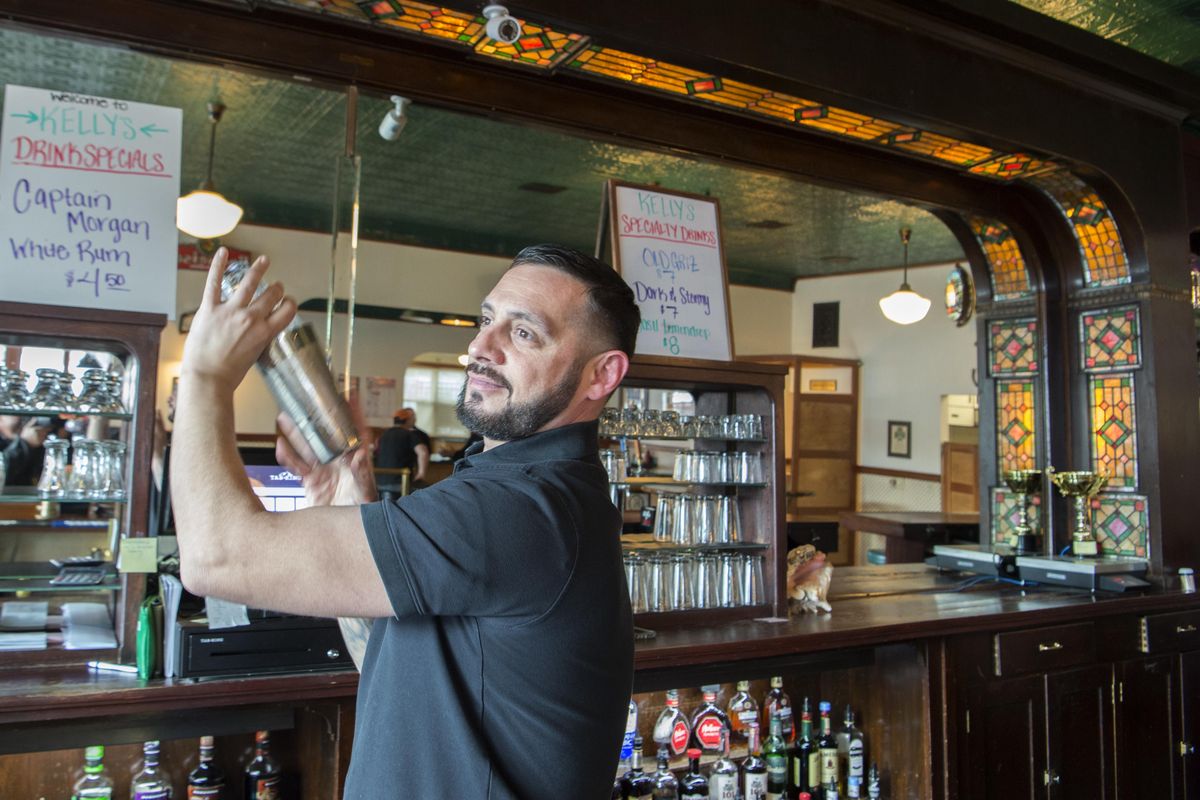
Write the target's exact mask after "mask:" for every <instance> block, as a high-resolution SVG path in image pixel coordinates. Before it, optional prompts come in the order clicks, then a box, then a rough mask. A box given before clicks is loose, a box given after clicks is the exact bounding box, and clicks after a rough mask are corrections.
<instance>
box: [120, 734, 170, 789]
mask: <svg viewBox="0 0 1200 800" xmlns="http://www.w3.org/2000/svg"><path fill="white" fill-rule="evenodd" d="M158 753H159V746H158V742H156V741H155V742H146V743H144V744H143V745H142V769H141V771H140V772H138V774H137V775H134V776H133V780H132V781H131V782H130V784H129V797H130V800H171V777H170V776H169V775H166V774H164V773H163V771H162V770H161V769H159V767H158Z"/></svg>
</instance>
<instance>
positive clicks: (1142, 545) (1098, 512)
mask: <svg viewBox="0 0 1200 800" xmlns="http://www.w3.org/2000/svg"><path fill="white" fill-rule="evenodd" d="M1149 520H1150V514H1149V511H1148V510H1147V508H1146V498H1145V497H1143V496H1141V495H1136V494H1100V495H1097V496H1096V497H1093V498H1092V530H1093V531H1094V532H1095V535H1096V541H1097V543H1098V544H1099V545H1100V553H1101V554H1102V555H1114V556H1136V557H1137V558H1146V557H1147V553H1148V549H1147V542H1148V541H1149V531H1150V522H1149Z"/></svg>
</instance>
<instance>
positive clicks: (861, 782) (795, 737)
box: [621, 677, 878, 800]
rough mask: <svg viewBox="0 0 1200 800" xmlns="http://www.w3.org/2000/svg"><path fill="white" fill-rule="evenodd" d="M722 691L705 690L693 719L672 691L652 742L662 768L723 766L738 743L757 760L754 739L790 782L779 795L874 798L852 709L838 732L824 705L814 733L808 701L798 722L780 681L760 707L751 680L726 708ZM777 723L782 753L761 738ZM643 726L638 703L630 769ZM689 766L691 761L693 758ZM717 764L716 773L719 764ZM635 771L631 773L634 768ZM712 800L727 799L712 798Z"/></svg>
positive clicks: (626, 749)
mask: <svg viewBox="0 0 1200 800" xmlns="http://www.w3.org/2000/svg"><path fill="white" fill-rule="evenodd" d="M720 688H721V687H720V686H716V685H711V686H705V687H703V688H702V692H703V698H704V699H703V703H702V704H701V705H700V706H699V707H698V708H696V710H695V711H694V712H693V713H692V714H691V715H690V717H689V716H688V715H686V714H684V713H683V711H682V710H681V709H680V707H679V694H678V692H677V691H675V690H671V691H668V692H667V695H666V706H665V708H663V710H662V711H661V712H660V713H659V715H658V718H657V720H656V721H655V723H654V726H653V729H652V730H653V733H652V737H653V741H654V743H655V745H656V746H657V753H656V754H657V756H658V758H659V760H660V763H663V764H665V765H666V767H667V768H668V769H670V768H676V769H678V768H681V767H682V766H683V764H684V763H685V762H684V758H685V756H686V755H688V754H689V753H690V751H691V750H695V751H696V753H697V757H698V758H702V759H704V760H705V761H711V760H712V758H713V757H717V760H718V763H719V762H720V761H721V760H722V759H723V760H728V759H729V752H730V749H731V745H733V744H735V743H736V744H737V745H738V747H739V750H740V749H741V748H742V747H745V746H747V745H748V748H747V758H753V757H754V747H755V744H756V743H755V742H754V741H752V740H751V739H752V736H753V738H754V739H756V740H758V742H759V743H761V744H762V747H763V752H764V754H765V755H764V756H763V757H764V758H766V757H767V756H770V760H772V763H773V764H774V765H775V766H776V767H777V768H778V770H779V771H780V774H782V775H783V776H784V781H783V788H782V789H781V790H780V793H779V794H778V796H779V797H785V796H786V797H788V798H791V799H792V800H795V798H798V797H799V796H800V794H801V793H802V792H807V793H809V794H810V795H811V797H812V798H814V800H816V799H817V798H832V797H852V798H859V797H866V796H868V788H869V781H868V777H869V776H868V774H867V771H866V769H865V765H866V763H867V752H866V746H867V742H866V737H865V735H864V734H863V732H862V731H861V730H860V729H859V728H858V727H857V725H856V724H855V716H854V712H853V709H852V708H851V707H850V706H848V705H847V706H846V707H845V713H844V715H843V726H842V728H841V730H840V731H839V732H837V733H836V734H835V733H834V732H833V724H832V713H831V712H832V706H831V704H830V703H828V702H825V701H822V702H821V703H820V704H819V706H818V710H819V712H820V729H819V731H814V728H813V717H812V711H811V708H810V706H809V700H808V698H807V697H806V698H804V701H803V703H802V704H801V708H800V723H799V724H798V725H797V724H796V720H795V716H794V714H793V707H792V701H791V698H790V697H789V696H788V694H787V692H785V691H784V689H783V679H782V678H780V677H773V678H772V679H771V688H770V690H769V691H768V692H767V694H766V696H765V697H764V698H763V702H762V703H761V704H760V703H759V702H758V701H757V700H756V699H755V698H754V696H753V695H752V694H751V693H750V683H749V681H740V682H739V683H738V684H737V692H736V693H735V694H734V695H733V696H732V697H731V698H730V699H729V702H728V703H727V705H726V706H725V708H722V707H721V706H720V705H719V704H718V702H717V695H718V693H719V692H720ZM776 724H778V727H779V736H780V741H781V743H782V749H779V748H776V747H775V744H776V743H775V742H773V741H772V738H771V736H769V735H768V736H767V737H766V741H765V742H763V741H762V737H760V736H759V733H760V732H761V731H768V732H770V731H771V730H772V727H773V726H775V725H776ZM637 727H638V726H637V705H636V703H634V702H632V701H631V703H630V717H629V722H628V724H627V726H626V739H625V742H624V743H623V746H622V752H621V758H622V766H623V767H625V766H627V762H629V761H631V760H632V751H633V742H634V739H635V738H636V734H637ZM752 732H753V733H752ZM780 753H781V754H782V755H780ZM780 758H782V762H780V761H779V759H780ZM687 760H688V761H690V760H691V759H690V757H689V758H688V759H687ZM743 763H744V762H743ZM711 766H712V767H713V768H715V767H716V764H715V763H714V764H712V765H711ZM629 769H630V770H632V767H629ZM660 772H661V770H660ZM735 772H736V770H735ZM772 783H773V784H774V783H778V781H772ZM875 783H876V784H877V783H878V781H876V782H875ZM774 795H776V793H775V792H773V791H772V792H769V793H768V796H774ZM876 796H877V795H876ZM712 797H714V798H715V797H722V798H724V797H725V796H724V795H722V794H719V793H713V794H712ZM746 800H752V797H747V798H746Z"/></svg>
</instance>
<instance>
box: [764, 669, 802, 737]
mask: <svg viewBox="0 0 1200 800" xmlns="http://www.w3.org/2000/svg"><path fill="white" fill-rule="evenodd" d="M776 711H778V712H779V722H780V724H781V725H782V729H783V739H784V741H786V742H787V743H788V744H791V743H792V742H794V741H796V727H795V725H794V724H793V721H792V699H791V698H790V697H788V696H787V692H785V691H783V678H781V677H779V676H778V675H776V676H775V677H774V678H771V691H769V692H767V696H766V698H765V699H764V700H763V718H764V720H765V721H766V723H767V724H768V725H770V724H771V715H772V714H774V713H775V712H776Z"/></svg>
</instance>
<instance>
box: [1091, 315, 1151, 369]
mask: <svg viewBox="0 0 1200 800" xmlns="http://www.w3.org/2000/svg"><path fill="white" fill-rule="evenodd" d="M1139 323H1140V317H1139V315H1138V310H1137V308H1136V307H1132V308H1115V309H1105V310H1102V311H1089V312H1086V313H1084V314H1081V315H1080V317H1079V327H1080V335H1081V336H1082V343H1083V347H1082V355H1083V369H1084V370H1085V371H1086V372H1108V371H1112V370H1118V369H1120V370H1127V369H1130V368H1131V367H1140V366H1141V365H1142V354H1141V336H1140V332H1141V325H1140V324H1139Z"/></svg>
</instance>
